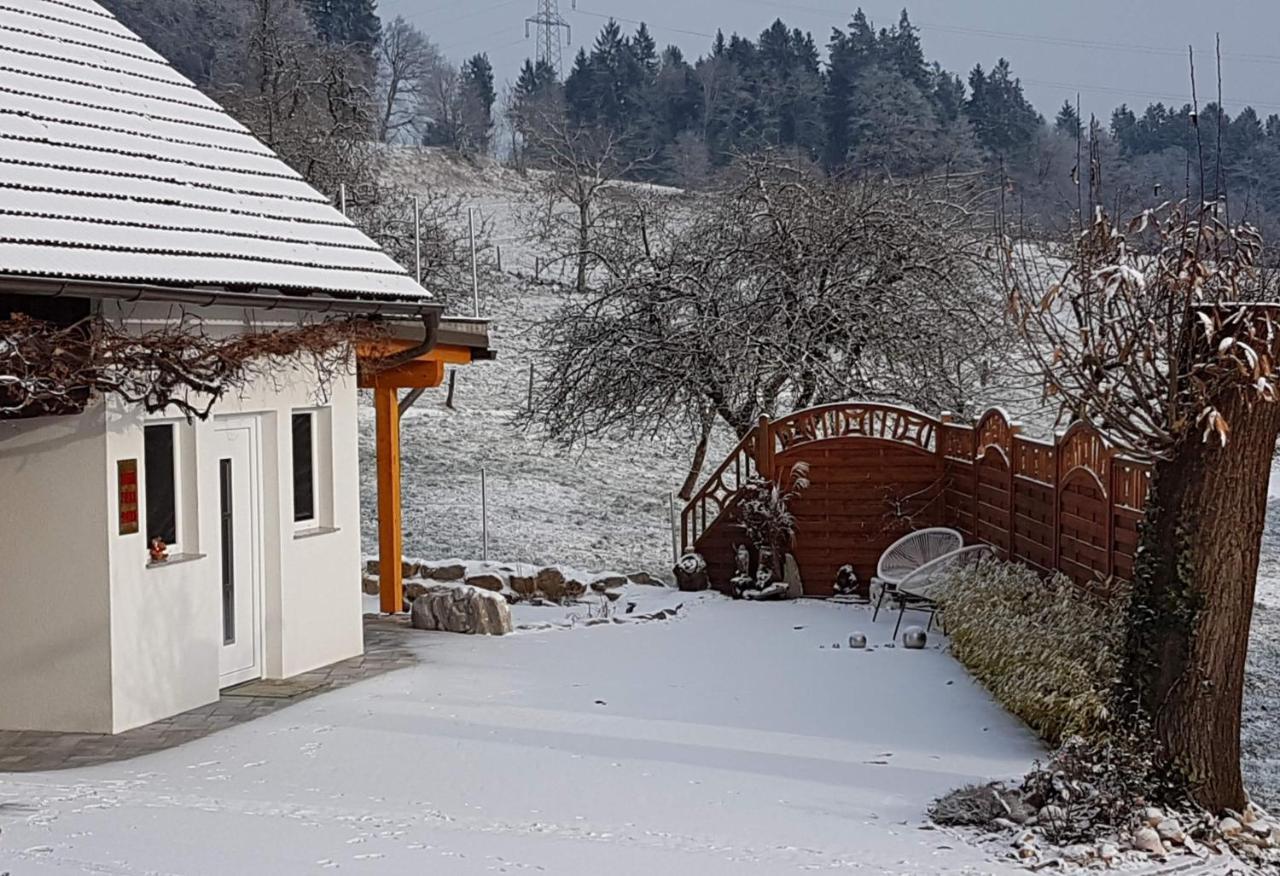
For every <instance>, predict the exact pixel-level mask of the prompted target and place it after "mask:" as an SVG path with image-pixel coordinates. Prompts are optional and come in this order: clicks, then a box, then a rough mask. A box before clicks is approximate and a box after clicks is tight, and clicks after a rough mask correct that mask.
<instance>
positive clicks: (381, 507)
mask: <svg viewBox="0 0 1280 876" xmlns="http://www.w3.org/2000/svg"><path fill="white" fill-rule="evenodd" d="M395 347H396V345H395V344H388V345H380V346H379V348H378V349H376V350H372V349H362V350H361V351H360V352H361V356H362V357H364V356H368V357H369V359H371V360H374V361H376V359H378V358H385V357H387V356H389V355H392V354H394V353H395V352H396V349H395ZM470 361H471V351H470V350H468V349H466V348H461V347H460V348H449V347H445V348H439V347H437V348H436V349H434V350H432V351H431V352H430V353H426V354H424V355H423V356H420V357H418V358H417V359H414V360H412V361H410V362H405V363H404V364H402V365H398V366H396V367H394V368H388V369H385V370H382V371H376V370H374V369H373V368H370V369H366V370H367V371H368V372H370V373H369V374H368V375H366V376H364V377H362V378H361V380H360V387H361V388H362V389H372V390H373V407H374V421H375V424H376V430H375V431H376V444H377V464H378V465H377V467H378V606H379V608H380V609H381V611H382V612H384V613H386V614H396V613H397V612H400V611H403V610H404V570H403V568H402V562H403V558H404V528H403V507H402V505H401V496H400V390H402V389H410V390H417V389H429V388H432V387H436V386H439V385H440V384H441V383H443V382H444V373H445V365H446V363H454V364H466V363H469V362H470Z"/></svg>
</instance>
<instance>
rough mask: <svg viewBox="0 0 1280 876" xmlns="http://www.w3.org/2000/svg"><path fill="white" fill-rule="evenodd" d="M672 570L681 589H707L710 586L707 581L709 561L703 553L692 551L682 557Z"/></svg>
mask: <svg viewBox="0 0 1280 876" xmlns="http://www.w3.org/2000/svg"><path fill="white" fill-rule="evenodd" d="M672 571H673V572H674V573H675V576H676V586H678V587H679V588H680V589H681V590H686V591H698V590H706V589H707V587H708V586H709V584H708V581H707V561H706V560H704V559H703V558H702V555H701V554H698V553H695V552H693V551H690V552H689V553H687V554H685V555H684V556H683V557H681V558H680V562H678V563H676V567H675V569H673V570H672Z"/></svg>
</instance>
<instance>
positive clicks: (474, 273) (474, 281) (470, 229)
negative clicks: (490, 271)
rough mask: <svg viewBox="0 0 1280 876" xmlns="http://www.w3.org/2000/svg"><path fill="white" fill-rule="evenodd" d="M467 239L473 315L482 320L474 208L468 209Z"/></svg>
mask: <svg viewBox="0 0 1280 876" xmlns="http://www.w3.org/2000/svg"><path fill="white" fill-rule="evenodd" d="M467 237H468V239H469V240H470V242H471V299H472V306H473V307H474V308H475V313H474V314H473V315H474V316H475V317H476V318H477V319H479V318H480V272H479V269H478V268H477V267H476V214H475V209H474V208H472V207H468V208H467Z"/></svg>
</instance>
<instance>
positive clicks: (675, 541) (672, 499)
mask: <svg viewBox="0 0 1280 876" xmlns="http://www.w3.org/2000/svg"><path fill="white" fill-rule="evenodd" d="M667 501H668V502H669V503H670V506H669V509H670V510H669V511H668V513H667V522H668V523H670V524H671V562H672V564H673V565H679V563H680V534H679V532H678V531H677V530H676V494H675V491H674V490H672V491H670V492H668V493H667Z"/></svg>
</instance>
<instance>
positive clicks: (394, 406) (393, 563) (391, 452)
mask: <svg viewBox="0 0 1280 876" xmlns="http://www.w3.org/2000/svg"><path fill="white" fill-rule="evenodd" d="M373 402H374V419H375V421H376V423H377V445H378V592H379V598H380V607H381V609H382V610H383V611H384V612H386V613H388V614H395V613H396V612H399V611H402V610H403V608H404V577H403V574H402V573H403V570H402V568H401V560H402V558H403V556H404V534H403V530H402V528H401V518H400V399H399V392H398V391H397V390H396V389H395V388H394V387H385V386H379V387H377V388H375V389H374V390H373Z"/></svg>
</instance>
